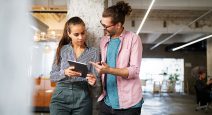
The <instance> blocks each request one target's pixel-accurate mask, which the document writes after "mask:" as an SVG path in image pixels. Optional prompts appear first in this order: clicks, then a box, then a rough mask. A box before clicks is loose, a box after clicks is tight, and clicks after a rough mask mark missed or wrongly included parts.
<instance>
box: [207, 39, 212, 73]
mask: <svg viewBox="0 0 212 115" xmlns="http://www.w3.org/2000/svg"><path fill="white" fill-rule="evenodd" d="M207 74H208V76H211V77H212V38H209V39H208V40H207Z"/></svg>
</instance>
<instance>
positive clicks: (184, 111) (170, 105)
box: [34, 93, 212, 115]
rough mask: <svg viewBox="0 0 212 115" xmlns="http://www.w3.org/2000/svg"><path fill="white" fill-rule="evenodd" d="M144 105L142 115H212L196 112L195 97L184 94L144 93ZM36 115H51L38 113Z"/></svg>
mask: <svg viewBox="0 0 212 115" xmlns="http://www.w3.org/2000/svg"><path fill="white" fill-rule="evenodd" d="M144 101H145V102H144V104H143V108H142V110H141V115H211V114H212V109H209V110H208V112H207V113H205V112H204V111H202V110H200V111H195V107H196V102H195V97H194V96H188V95H182V94H165V93H164V94H163V93H162V94H161V95H160V94H152V93H144ZM34 115H49V114H47V113H43V114H42V113H36V114H34Z"/></svg>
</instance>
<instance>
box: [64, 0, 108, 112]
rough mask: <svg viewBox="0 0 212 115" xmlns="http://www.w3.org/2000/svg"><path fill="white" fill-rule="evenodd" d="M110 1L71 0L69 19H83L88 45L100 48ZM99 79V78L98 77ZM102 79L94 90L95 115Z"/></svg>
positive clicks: (69, 3) (69, 2) (98, 80)
mask: <svg viewBox="0 0 212 115" xmlns="http://www.w3.org/2000/svg"><path fill="white" fill-rule="evenodd" d="M107 4H108V0H69V1H68V14H67V18H68V19H69V18H71V17H73V16H78V17H80V18H82V19H83V21H84V22H85V24H86V28H87V33H88V35H87V39H88V40H87V45H88V46H94V47H97V48H99V41H100V38H101V37H102V36H103V29H102V26H101V24H100V19H101V16H102V12H103V10H104V8H105V6H107ZM97 78H99V77H97ZM100 84H101V83H100V79H97V86H96V87H95V88H93V89H92V90H93V91H92V94H93V115H98V107H99V106H98V104H97V98H98V97H99V94H100V92H101V85H100Z"/></svg>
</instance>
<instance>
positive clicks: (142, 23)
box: [136, 0, 155, 35]
mask: <svg viewBox="0 0 212 115" xmlns="http://www.w3.org/2000/svg"><path fill="white" fill-rule="evenodd" d="M154 2H155V0H152V2H151V4H150V6H149V8H148V10H147V12H146V14H145V16H144V18H143V20H142V21H141V24H140V26H139V28H138V30H137V32H136V34H137V35H138V34H139V32H140V31H141V28H142V27H143V25H144V22H145V21H146V18H147V16H148V15H149V12H150V10H151V9H152V6H153V4H154Z"/></svg>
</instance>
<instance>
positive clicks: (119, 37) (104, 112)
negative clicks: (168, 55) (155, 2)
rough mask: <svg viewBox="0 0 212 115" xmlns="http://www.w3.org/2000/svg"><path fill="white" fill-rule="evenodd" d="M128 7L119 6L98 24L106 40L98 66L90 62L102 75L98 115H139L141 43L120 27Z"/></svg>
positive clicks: (110, 10)
mask: <svg viewBox="0 0 212 115" xmlns="http://www.w3.org/2000/svg"><path fill="white" fill-rule="evenodd" d="M131 11H132V9H131V7H130V6H129V5H128V4H127V3H125V2H122V1H121V2H118V3H117V4H116V5H113V6H111V7H109V8H107V9H105V10H104V12H103V14H102V19H101V21H100V23H101V24H102V26H103V27H104V33H105V36H104V37H102V39H101V42H100V49H101V57H102V61H101V62H97V63H94V62H91V64H93V65H94V66H95V68H96V69H97V71H98V72H99V74H100V75H102V77H101V78H102V85H103V92H102V94H101V96H100V97H99V99H98V101H100V105H101V107H100V114H101V115H140V113H141V107H142V104H143V98H142V89H141V82H140V79H139V71H140V63H141V58H142V43H141V39H140V37H139V36H138V35H136V34H135V33H133V32H129V31H126V30H125V29H124V27H123V24H124V21H125V16H126V15H128V14H130V12H131Z"/></svg>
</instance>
